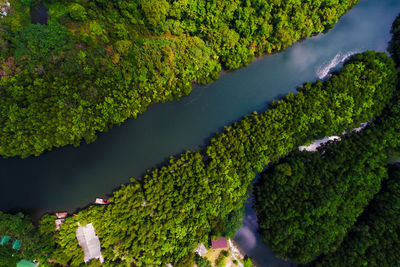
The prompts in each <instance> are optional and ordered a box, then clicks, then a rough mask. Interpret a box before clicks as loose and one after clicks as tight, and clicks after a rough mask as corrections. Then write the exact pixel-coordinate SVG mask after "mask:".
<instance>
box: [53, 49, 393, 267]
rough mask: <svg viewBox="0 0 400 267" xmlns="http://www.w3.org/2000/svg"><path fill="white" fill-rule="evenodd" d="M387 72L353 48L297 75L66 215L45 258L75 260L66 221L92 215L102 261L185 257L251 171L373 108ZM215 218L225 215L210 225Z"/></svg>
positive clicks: (381, 62)
mask: <svg viewBox="0 0 400 267" xmlns="http://www.w3.org/2000/svg"><path fill="white" fill-rule="evenodd" d="M396 78H397V76H396V71H395V69H394V65H393V62H392V61H391V59H390V58H388V57H387V56H386V54H384V53H374V52H366V53H363V54H360V55H357V56H355V57H353V58H352V59H351V60H350V61H349V62H347V63H346V64H345V66H344V67H343V68H342V69H341V70H340V71H339V72H338V73H336V74H334V75H333V77H332V78H330V79H329V80H327V81H325V82H316V83H314V84H311V83H306V84H305V85H304V86H302V87H301V88H299V92H298V93H297V94H296V95H294V94H288V95H287V96H286V97H285V98H283V99H281V100H279V101H276V102H274V103H272V105H271V108H270V109H269V110H267V111H266V112H264V113H261V114H257V113H254V114H253V115H251V116H245V117H244V118H243V119H242V120H241V121H239V122H236V123H234V124H233V125H232V126H228V127H225V129H224V131H223V132H222V133H217V134H216V135H215V136H214V137H213V138H211V140H210V144H209V145H208V146H207V147H206V148H205V149H204V150H201V151H193V152H192V151H187V152H186V153H184V154H182V155H181V156H180V157H178V158H173V157H172V158H171V159H170V161H169V163H168V164H166V165H164V166H162V167H160V168H158V169H154V170H152V171H149V172H148V173H147V174H146V175H145V176H144V177H142V178H141V179H139V181H136V180H135V179H132V180H131V181H132V182H131V183H130V184H128V185H123V186H122V187H121V188H120V189H119V190H117V191H115V192H114V196H113V197H112V198H111V201H112V204H110V205H107V206H91V207H89V208H88V209H85V210H82V211H81V212H79V213H77V216H76V217H72V218H68V219H67V220H66V222H65V223H64V224H63V225H62V226H61V228H60V230H59V231H58V232H57V234H56V245H57V250H56V252H55V253H54V254H53V258H54V259H55V260H56V262H57V263H60V264H67V263H69V262H73V263H76V264H78V263H80V262H81V261H82V257H83V255H82V250H80V249H79V245H78V242H77V240H76V238H75V230H76V223H77V222H80V223H83V222H86V223H87V222H92V223H93V225H94V227H95V229H96V233H97V234H98V236H99V238H100V240H101V245H102V248H103V250H102V251H103V256H104V258H105V262H106V264H110V265H112V264H115V265H117V264H120V265H124V264H129V263H130V262H135V264H136V265H138V266H155V265H160V264H162V263H169V262H171V263H172V264H173V265H176V264H181V265H182V262H186V261H187V262H189V261H190V259H191V257H190V255H193V251H194V248H195V247H196V246H197V244H198V243H201V242H203V243H207V241H208V240H209V237H210V235H211V234H212V233H216V232H219V231H221V232H222V230H223V229H224V228H226V229H229V228H230V226H229V223H230V221H229V219H227V218H230V217H231V216H232V215H233V214H238V213H237V211H239V210H241V208H242V207H243V203H244V202H245V201H246V199H247V198H248V188H249V187H250V186H251V184H252V180H253V178H254V177H255V175H256V174H257V173H259V172H261V171H262V170H263V168H264V167H265V166H267V165H268V164H269V163H270V162H271V161H274V160H276V159H277V158H278V157H282V156H284V155H286V154H287V153H289V152H290V151H292V150H293V149H295V148H297V147H298V146H299V145H302V144H304V143H307V142H309V141H311V140H314V139H316V138H321V137H323V136H326V135H332V134H337V133H342V132H343V130H346V129H347V130H348V129H353V128H355V127H357V126H359V124H360V123H361V122H364V121H368V120H369V119H370V118H374V117H376V116H378V115H380V114H381V113H382V109H383V108H384V107H385V106H386V105H387V103H388V102H389V99H390V98H391V97H392V95H393V92H394V91H395V83H396ZM399 121H400V120H399ZM399 132H400V131H399ZM283 140H284V141H283ZM282 170H284V173H288V171H287V168H286V169H285V168H283V169H282ZM294 173H295V172H294V171H293V169H292V175H293V174H294ZM371 179H372V178H371ZM234 217H240V216H236V215H235V216H234ZM221 222H222V224H224V223H227V225H226V226H225V225H222V227H220V224H221ZM216 228H218V229H216ZM232 232H233V231H232ZM127 233H129V234H127Z"/></svg>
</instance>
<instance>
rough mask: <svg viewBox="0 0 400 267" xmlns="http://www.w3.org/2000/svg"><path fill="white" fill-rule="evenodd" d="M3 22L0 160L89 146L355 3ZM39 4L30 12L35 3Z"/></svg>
mask: <svg viewBox="0 0 400 267" xmlns="http://www.w3.org/2000/svg"><path fill="white" fill-rule="evenodd" d="M10 2H11V9H12V10H11V13H10V14H12V15H10V16H7V17H5V18H3V19H2V20H1V21H0V32H1V36H0V155H2V156H5V157H11V156H21V157H28V156H30V155H39V154H41V153H43V152H44V151H47V150H51V149H52V148H53V147H60V146H65V145H69V144H72V145H75V146H78V145H79V144H80V143H81V142H82V140H85V141H86V142H93V141H94V140H95V139H96V134H97V133H98V132H103V131H107V130H108V129H110V128H111V127H112V125H114V124H120V123H122V122H123V121H125V120H126V119H128V118H131V117H133V118H135V117H136V116H138V115H139V114H141V113H142V112H144V111H145V110H146V109H147V107H148V106H149V105H150V104H152V103H157V102H165V101H171V100H174V99H179V98H181V97H182V96H185V95H187V94H189V93H190V92H191V90H192V84H193V82H197V83H200V84H204V83H208V82H211V81H213V80H215V79H217V78H218V76H219V71H220V70H221V68H222V67H224V68H226V69H236V68H239V67H240V66H243V65H246V64H248V63H249V62H251V61H252V60H253V59H254V57H255V56H258V55H262V54H264V53H271V52H273V51H280V50H282V49H285V48H287V47H288V46H290V45H291V44H292V43H293V42H295V41H297V40H300V39H302V38H305V37H307V36H310V35H312V34H315V33H319V32H323V31H326V30H328V29H329V28H331V27H332V26H333V25H334V24H335V23H336V21H337V20H338V19H339V18H340V17H341V16H342V15H343V14H344V13H345V12H347V11H348V10H349V9H350V8H351V7H353V6H354V5H355V4H356V3H357V2H358V0H313V1H309V0H293V1H281V0H274V1H264V0H235V1H231V0H223V1H221V0H219V1H217V0H169V1H167V0H151V1H149V0H143V1H142V0H140V1H117V0H113V1H105V0H95V1H85V0H74V1H72V0H71V1H57V0H47V1H44V3H45V5H47V6H48V8H49V15H50V18H49V21H48V25H30V22H29V21H30V19H29V5H26V3H28V2H30V1H25V2H24V3H25V5H23V4H21V3H20V2H19V1H16V0H11V1H10ZM35 3H36V2H35Z"/></svg>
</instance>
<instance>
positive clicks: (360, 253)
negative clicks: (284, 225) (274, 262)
mask: <svg viewBox="0 0 400 267" xmlns="http://www.w3.org/2000/svg"><path fill="white" fill-rule="evenodd" d="M399 218H400V164H399V163H397V164H395V165H393V166H390V168H389V180H388V181H386V182H384V183H383V187H382V190H381V191H380V192H379V194H378V195H377V196H376V197H375V198H374V200H373V201H372V202H371V203H370V204H369V206H368V207H367V208H366V210H365V211H364V213H363V214H362V216H360V218H358V220H357V223H356V224H355V225H354V227H353V228H352V230H351V231H350V232H349V233H348V235H347V236H346V238H345V239H344V241H343V243H342V245H341V246H340V248H339V249H338V250H337V251H335V252H334V253H331V254H329V255H327V256H325V257H322V259H320V260H319V261H318V262H317V266H321V267H322V266H400V258H399V255H400V220H399Z"/></svg>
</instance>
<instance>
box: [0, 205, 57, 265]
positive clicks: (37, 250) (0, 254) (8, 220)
mask: <svg viewBox="0 0 400 267" xmlns="http://www.w3.org/2000/svg"><path fill="white" fill-rule="evenodd" d="M53 231H54V218H53V216H49V215H46V216H44V217H43V219H42V221H41V223H40V225H39V229H36V228H35V227H34V226H33V224H32V222H31V220H30V218H29V217H27V216H24V215H23V214H22V213H18V214H16V215H11V214H6V213H2V212H0V237H2V236H4V235H7V236H9V237H10V238H11V240H10V241H9V242H8V243H7V244H6V245H4V246H0V266H1V267H10V266H15V265H16V264H15V263H16V262H18V261H19V260H20V259H30V260H39V261H41V262H42V263H43V264H41V265H43V266H48V264H46V259H50V258H51V256H52V253H53V249H54V241H53ZM14 239H18V240H19V241H21V242H22V243H21V248H20V250H19V251H16V250H14V249H12V247H11V243H12V241H13V240H14Z"/></svg>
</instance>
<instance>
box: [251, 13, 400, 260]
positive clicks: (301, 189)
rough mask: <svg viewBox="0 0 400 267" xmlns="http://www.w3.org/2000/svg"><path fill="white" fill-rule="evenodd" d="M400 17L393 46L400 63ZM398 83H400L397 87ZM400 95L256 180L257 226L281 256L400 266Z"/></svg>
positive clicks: (267, 242) (394, 27) (289, 157)
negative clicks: (360, 126) (360, 125)
mask: <svg viewBox="0 0 400 267" xmlns="http://www.w3.org/2000/svg"><path fill="white" fill-rule="evenodd" d="M399 22H400V16H398V18H397V19H396V21H395V22H394V23H393V27H392V34H393V39H392V41H391V43H390V47H389V51H390V52H391V55H392V58H393V59H395V61H396V63H397V66H399V65H400V61H399V56H400V50H399V44H400V43H399V42H398V40H399V39H398V38H399V34H400V31H399ZM398 87H399V86H398ZM399 122H400V93H399V90H397V91H396V93H395V94H394V97H393V99H392V100H391V103H390V104H389V105H388V106H387V107H386V108H385V110H384V112H383V113H382V114H381V115H380V116H378V117H377V118H375V119H374V120H373V121H372V122H371V123H370V124H369V125H368V126H367V127H366V128H365V129H364V130H362V131H360V132H354V131H353V132H348V133H347V134H346V135H345V136H344V137H342V140H340V141H334V142H328V143H326V144H325V145H323V146H321V147H319V148H318V151H317V152H305V151H303V152H300V151H294V152H292V153H290V154H289V155H288V156H286V157H284V158H281V159H280V160H279V162H277V163H275V164H273V165H271V166H270V167H269V168H268V169H267V170H265V171H264V172H263V174H262V175H261V178H260V179H259V181H258V182H257V183H256V184H255V186H254V196H255V204H254V208H255V210H256V213H257V217H258V220H259V231H260V234H261V236H262V238H263V240H264V242H265V243H266V244H268V245H269V246H270V247H271V248H272V250H273V251H274V252H275V253H277V255H279V256H280V257H283V258H286V259H293V260H295V261H296V262H299V263H309V262H311V266H314V265H315V266H321V267H322V266H324V267H325V266H399V265H400V259H399V257H398V255H399V253H400V251H399V236H400V221H399V220H398V218H399V215H400V214H399V203H400V202H399V200H400V199H399V194H400V191H399V188H400V187H399V174H400V172H399V170H400V165H399V163H396V164H393V165H388V164H389V163H391V161H393V156H395V157H394V158H395V159H394V160H397V159H398V155H399V151H400V142H399V140H400V123H399Z"/></svg>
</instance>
